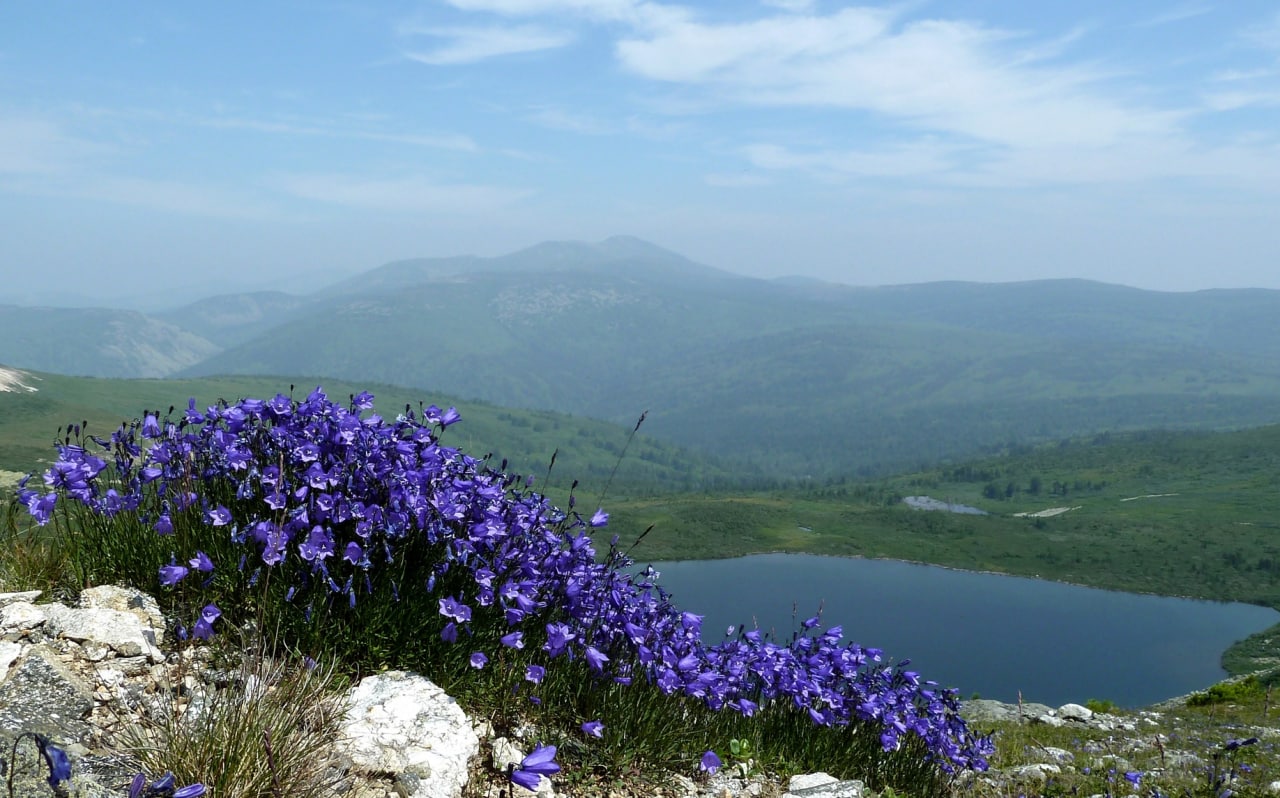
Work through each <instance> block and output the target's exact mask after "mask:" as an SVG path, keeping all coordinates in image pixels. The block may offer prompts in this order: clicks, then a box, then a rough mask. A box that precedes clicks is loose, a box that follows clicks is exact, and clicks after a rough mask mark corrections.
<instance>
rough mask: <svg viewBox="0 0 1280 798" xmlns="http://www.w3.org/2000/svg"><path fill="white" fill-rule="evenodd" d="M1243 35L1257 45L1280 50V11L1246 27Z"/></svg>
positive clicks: (1246, 39)
mask: <svg viewBox="0 0 1280 798" xmlns="http://www.w3.org/2000/svg"><path fill="white" fill-rule="evenodd" d="M1241 37H1242V38H1243V39H1244V40H1245V41H1247V42H1249V43H1250V44H1253V45H1255V46H1257V47H1263V48H1266V49H1268V50H1280V11H1277V12H1275V13H1273V14H1272V15H1271V17H1270V18H1268V19H1266V20H1263V21H1262V22H1259V23H1258V24H1256V25H1251V26H1249V27H1248V28H1246V29H1245V30H1244V31H1243V32H1242V33H1241Z"/></svg>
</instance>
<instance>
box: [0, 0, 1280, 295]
mask: <svg viewBox="0 0 1280 798" xmlns="http://www.w3.org/2000/svg"><path fill="white" fill-rule="evenodd" d="M1278 110H1280V10H1278V9H1277V6H1276V4H1275V3H1274V2H1252V1H1250V0H1233V1H1232V2H1198V1H1197V0H1188V2H1178V1H1177V0H1175V1H1174V2H1165V3H1156V2H1143V1H1142V0H1132V1H1131V2H1124V3H1116V2H1114V0H1108V1H1107V2H1093V1H1092V0H1078V1H1077V2H1072V3H1037V2H1013V1H1012V0H1001V1H1000V2H996V1H995V0H956V1H955V2H925V1H923V0H922V1H920V2H904V3H896V4H889V5H851V4H843V3H838V2H822V1H820V0H765V1H763V2H746V0H740V1H738V2H705V3H691V4H677V3H666V2H646V1H645V0H437V1H436V2H423V3H368V4H361V3H337V4H326V3H313V2H308V3H301V2H299V3H286V2H279V3H255V4H248V3H222V4H201V6H200V7H199V8H197V7H189V6H186V5H184V4H173V3H131V4H107V3H57V2H48V3H6V4H3V5H0V219H3V220H4V221H3V223H0V276H2V277H3V279H4V285H5V289H4V292H3V293H0V303H4V302H15V301H16V302H45V303H53V302H55V301H56V300H57V299H58V298H59V297H61V298H63V299H64V300H65V301H67V302H71V301H78V302H84V301H100V302H102V303H103V304H109V303H110V302H111V301H114V300H117V299H120V298H123V297H134V298H137V297H143V296H145V297H148V298H149V299H148V301H150V302H152V303H155V302H163V301H164V297H170V296H171V297H173V298H175V300H177V299H183V298H187V297H189V296H190V295H191V294H193V293H203V294H209V293H216V292H221V291H229V290H240V289H244V288H252V287H274V288H285V289H287V290H294V291H306V290H309V289H310V288H311V287H315V286H318V285H320V284H323V283H325V282H327V281H329V280H331V279H334V278H335V277H336V276H339V275H346V274H353V273H356V272H359V271H363V270H366V269H370V268H373V267H375V266H377V265H379V264H381V263H384V262H386V261H388V260H393V259H397V258H405V257H419V256H431V255H453V254H463V253H474V254H481V255H496V254H501V253H503V252H507V251H510V250H514V249H517V248H520V247H523V246H527V245H530V244H533V243H536V242H538V241H543V240H548V239H580V240H599V239H602V238H604V237H607V236H609V235H613V234H630V235H636V236H640V237H642V238H645V239H648V240H651V241H653V242H655V243H657V244H660V245H663V246H666V247H669V248H671V249H675V250H677V251H679V252H682V253H684V254H686V255H688V256H690V257H692V258H694V259H695V260H698V261H701V262H704V263H707V264H710V265H713V266H717V267H720V268H723V269H728V270H731V271H736V272H740V273H743V274H750V275H757V276H766V277H767V276H777V275H788V274H808V275H813V276H816V277H821V278H825V279H830V280H837V281H841V282H846V283H852V284H859V285H874V284H886V283H904V282H920V281H927V280H941V279H960V280H981V281H1006V280H1022V279H1038V278H1047V277H1084V278H1090V279H1096V280H1104V281H1108V282H1115V283H1124V284H1128V285H1136V286H1141V287H1145V288H1156V289H1163V290H1191V289H1201V288H1209V287H1242V286H1261V287H1270V288H1280V257H1278V256H1280V118H1278V116H1280V114H1278V113H1277V112H1278Z"/></svg>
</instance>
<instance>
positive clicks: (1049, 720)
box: [1036, 715, 1066, 729]
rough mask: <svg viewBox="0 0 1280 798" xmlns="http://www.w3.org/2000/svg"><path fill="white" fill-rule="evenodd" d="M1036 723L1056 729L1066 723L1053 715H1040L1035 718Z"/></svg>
mask: <svg viewBox="0 0 1280 798" xmlns="http://www.w3.org/2000/svg"><path fill="white" fill-rule="evenodd" d="M1036 723H1043V724H1044V725H1046V726H1052V727H1054V728H1055V729H1056V728H1058V727H1060V726H1062V725H1063V724H1065V723H1066V721H1065V720H1063V719H1062V718H1059V717H1055V716H1053V715H1041V716H1040V717H1038V718H1036Z"/></svg>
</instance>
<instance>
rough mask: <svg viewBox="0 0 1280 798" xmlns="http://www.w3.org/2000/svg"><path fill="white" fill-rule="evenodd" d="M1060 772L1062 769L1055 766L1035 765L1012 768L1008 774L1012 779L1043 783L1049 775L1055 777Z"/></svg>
mask: <svg viewBox="0 0 1280 798" xmlns="http://www.w3.org/2000/svg"><path fill="white" fill-rule="evenodd" d="M1061 772H1062V768H1060V767H1058V766H1057V765H1045V764H1035V765H1022V766H1020V767H1016V768H1013V769H1012V770H1010V771H1009V774H1010V775H1011V776H1013V777H1014V778H1019V779H1027V780H1029V781H1040V782H1043V781H1046V780H1048V778H1049V776H1050V775H1056V774H1058V773H1061Z"/></svg>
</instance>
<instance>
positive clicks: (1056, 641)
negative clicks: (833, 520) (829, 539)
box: [654, 554, 1280, 707]
mask: <svg viewBox="0 0 1280 798" xmlns="http://www.w3.org/2000/svg"><path fill="white" fill-rule="evenodd" d="M654 567H655V568H657V569H658V570H659V571H660V572H661V574H662V577H661V579H660V580H659V583H660V584H662V585H664V586H665V587H666V589H667V590H669V591H670V592H671V593H673V594H674V595H675V603H676V605H677V606H678V607H680V608H681V609H684V610H689V611H692V612H697V613H699V614H705V615H706V620H705V622H704V623H703V634H704V637H705V638H706V640H707V642H709V643H714V642H718V641H719V640H720V639H722V638H721V635H722V634H723V633H724V630H725V627H727V626H728V625H730V624H735V625H736V624H738V623H746V624H747V626H748V628H750V627H751V626H752V625H753V621H754V622H755V623H758V625H759V627H760V628H761V629H765V630H768V629H775V630H776V631H777V636H778V638H779V639H785V640H790V639H791V633H792V631H793V629H795V628H798V625H799V623H800V622H801V621H802V620H804V619H805V618H807V617H809V616H811V615H813V614H814V613H815V612H816V611H817V609H818V607H819V605H820V604H821V605H823V610H822V624H821V627H820V628H826V627H828V626H834V625H836V624H840V625H842V626H843V627H844V631H845V639H846V640H850V641H854V642H857V643H860V644H861V645H863V646H875V647H878V648H882V649H884V651H885V655H886V656H887V657H891V658H893V659H895V660H901V659H905V658H910V659H911V662H912V670H917V671H919V672H920V673H921V674H922V675H923V676H924V677H925V678H927V679H933V680H935V681H938V682H941V683H942V684H944V685H946V686H950V687H956V688H959V690H960V694H961V697H963V698H968V697H969V696H970V695H972V694H973V693H975V692H976V693H980V694H981V695H982V697H983V698H996V699H1000V700H1003V701H1016V700H1017V698H1018V691H1019V690H1021V691H1022V695H1023V698H1024V699H1025V700H1027V701H1039V702H1042V703H1046V704H1051V705H1054V706H1057V705H1060V704H1064V703H1067V702H1078V703H1084V701H1085V700H1086V699H1089V698H1099V699H1108V700H1111V701H1114V702H1115V703H1117V704H1119V705H1121V706H1128V707H1134V706H1142V705H1146V704H1151V703H1155V702H1157V701H1161V700H1163V699H1166V698H1171V697H1173V696H1177V695H1182V694H1184V693H1189V692H1191V691H1193V690H1199V689H1203V688H1204V687H1207V686H1208V685H1210V684H1213V683H1214V682H1216V681H1218V680H1220V679H1221V678H1223V677H1224V676H1225V675H1226V674H1225V672H1224V671H1223V670H1222V668H1221V667H1220V665H1219V657H1220V656H1221V654H1222V652H1223V651H1224V650H1225V649H1226V648H1227V647H1228V646H1230V645H1231V644H1232V643H1233V642H1235V641H1236V640H1239V639H1241V638H1244V637H1247V636H1248V635H1250V634H1252V633H1254V632H1258V631H1261V630H1263V629H1266V628H1267V627H1269V626H1271V625H1272V624H1275V623H1277V622H1280V613H1277V612H1276V611H1275V610H1271V609H1267V608H1263V607H1255V606H1251V605H1247V604H1224V603H1218V602H1209V601H1194V600H1191V599H1177V598H1162V597H1158V596H1142V595H1135V594H1131V593H1117V592H1113V591H1108V590H1096V589H1092V588H1084V587H1075V586H1073V585H1064V584H1060V583H1057V582H1046V581H1041V580H1037V579H1024V578H1020V577H1011V576H997V575H992V574H980V573H971V572H967V571H952V570H948V569H945V568H938V567H934V566H928V565H913V564H910V563H903V562H895V561H889V560H859V559H851V558H841V557H818V556H813V555H805V554H759V555H754V556H750V557H741V558H737V559H730V560H708V561H687V562H666V563H655V564H654ZM793 605H794V606H796V608H797V609H796V615H795V619H794V621H793V616H792V607H793Z"/></svg>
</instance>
